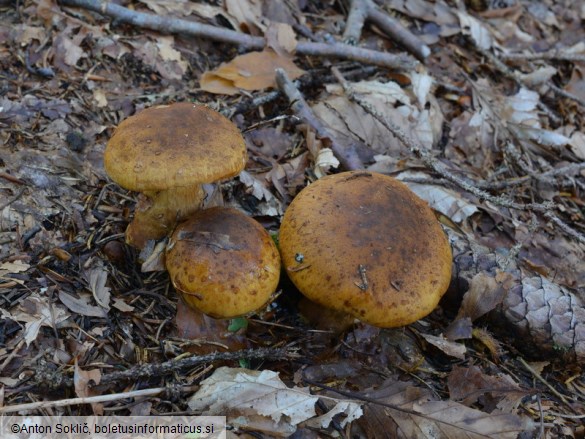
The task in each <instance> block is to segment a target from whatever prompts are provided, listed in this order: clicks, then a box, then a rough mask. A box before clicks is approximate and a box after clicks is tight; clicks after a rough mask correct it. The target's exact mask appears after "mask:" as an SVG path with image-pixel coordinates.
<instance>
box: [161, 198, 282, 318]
mask: <svg viewBox="0 0 585 439" xmlns="http://www.w3.org/2000/svg"><path fill="white" fill-rule="evenodd" d="M166 265H167V270H168V271H169V275H170V277H171V281H172V282H173V285H174V286H175V288H176V289H177V290H179V291H180V292H182V293H183V298H184V299H185V301H186V302H187V304H189V305H190V306H192V307H193V308H196V309H198V310H200V311H202V312H203V313H205V314H207V315H210V316H212V317H216V318H231V317H237V316H241V315H244V314H247V313H250V312H252V311H255V310H257V309H259V308H261V307H262V306H263V305H265V304H266V303H267V302H269V301H270V299H271V296H272V294H273V293H274V291H275V290H276V287H277V285H278V279H279V277H280V256H279V254H278V249H277V248H276V245H275V244H274V241H273V240H272V238H271V237H270V235H269V234H268V233H267V232H266V230H264V228H263V227H262V226H261V225H260V224H258V223H257V222H256V221H254V220H253V219H252V218H249V217H248V216H246V215H244V214H243V213H241V212H240V211H238V210H236V209H232V208H224V207H212V208H209V209H204V210H200V211H198V212H196V213H195V214H194V215H193V216H192V218H190V219H189V220H188V221H186V222H184V223H182V224H179V226H178V227H177V229H176V230H175V232H174V233H173V235H172V237H171V239H170V242H169V245H168V247H167V252H166Z"/></svg>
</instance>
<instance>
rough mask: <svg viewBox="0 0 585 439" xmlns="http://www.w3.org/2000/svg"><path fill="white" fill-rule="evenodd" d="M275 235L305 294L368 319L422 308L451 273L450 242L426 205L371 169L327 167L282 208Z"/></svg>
mask: <svg viewBox="0 0 585 439" xmlns="http://www.w3.org/2000/svg"><path fill="white" fill-rule="evenodd" d="M279 242H280V251H281V257H282V261H283V264H284V266H285V269H286V271H287V273H288V275H289V277H290V279H291V280H292V281H293V283H294V284H295V285H296V286H297V288H298V289H299V290H300V291H301V292H302V293H303V294H304V295H305V296H306V297H308V298H309V299H310V300H312V301H314V302H316V303H318V304H320V305H323V306H325V307H328V308H332V309H334V310H338V311H343V312H346V313H348V314H350V315H352V316H354V317H355V318H357V319H359V320H361V321H363V322H365V323H369V324H371V325H374V326H379V327H387V328H389V327H397V326H403V325H408V324H410V323H412V322H415V321H416V320H418V319H420V318H422V317H424V316H426V315H427V314H429V313H430V312H431V311H432V310H433V309H434V308H435V307H436V306H437V304H438V302H439V299H440V298H441V296H442V295H443V294H444V293H445V291H446V290H447V287H448V286H449V282H450V279H451V262H452V256H451V248H450V246H449V242H448V240H447V238H446V236H445V234H444V232H443V230H442V229H441V226H440V225H439V223H438V221H437V220H436V218H435V216H434V214H433V212H432V210H431V209H430V208H429V206H428V205H427V204H426V203H425V202H424V201H422V200H421V199H420V198H418V197H417V196H416V195H415V194H414V193H413V192H411V191H410V190H409V189H408V188H407V187H406V186H405V185H404V184H403V183H401V182H399V181H397V180H395V179H394V178H391V177H388V176H385V175H382V174H377V173H373V172H365V171H353V172H343V173H340V174H335V175H330V176H327V177H324V178H322V179H320V180H318V181H316V182H315V183H313V184H311V185H309V186H308V187H306V188H305V189H303V190H302V191H301V192H300V193H299V194H298V195H297V196H296V197H295V199H294V200H293V202H292V203H291V204H290V206H289V207H288V209H287V210H286V212H285V214H284V218H283V221H282V225H281V228H280V236H279ZM298 255H303V257H302V258H299V256H298Z"/></svg>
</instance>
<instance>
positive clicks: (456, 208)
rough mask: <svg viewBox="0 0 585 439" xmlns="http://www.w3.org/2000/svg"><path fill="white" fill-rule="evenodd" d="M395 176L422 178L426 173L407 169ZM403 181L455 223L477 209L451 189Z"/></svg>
mask: <svg viewBox="0 0 585 439" xmlns="http://www.w3.org/2000/svg"><path fill="white" fill-rule="evenodd" d="M397 178H398V179H399V180H408V179H414V178H423V179H424V178H427V174H425V173H424V172H413V171H407V172H402V173H401V174H400V175H399V176H398V177H397ZM404 183H406V185H407V186H408V187H409V188H410V189H411V190H412V191H413V192H414V193H415V194H416V195H418V196H419V197H420V198H422V199H423V200H425V201H426V202H427V203H429V206H430V207H431V208H432V209H434V210H436V211H438V212H441V213H442V214H443V215H445V216H446V217H447V218H449V219H451V221H453V222H455V223H458V224H461V223H462V222H464V221H465V220H466V219H467V218H469V217H470V216H471V215H473V214H474V213H476V212H477V211H478V210H477V207H475V205H473V204H471V203H470V202H469V201H467V200H465V199H464V198H462V197H461V195H459V194H458V193H457V192H455V191H453V190H451V189H446V188H444V187H441V186H437V185H431V184H423V183H411V182H409V181H405V182H404Z"/></svg>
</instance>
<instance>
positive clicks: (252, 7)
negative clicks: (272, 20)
mask: <svg viewBox="0 0 585 439" xmlns="http://www.w3.org/2000/svg"><path fill="white" fill-rule="evenodd" d="M225 9H226V11H227V13H228V14H229V15H230V16H231V17H233V18H234V19H235V20H236V21H237V23H238V27H237V28H238V29H239V30H240V31H242V32H245V33H249V34H252V35H259V34H260V33H262V32H264V30H265V29H266V25H265V24H264V22H263V17H262V2H260V1H258V0H225Z"/></svg>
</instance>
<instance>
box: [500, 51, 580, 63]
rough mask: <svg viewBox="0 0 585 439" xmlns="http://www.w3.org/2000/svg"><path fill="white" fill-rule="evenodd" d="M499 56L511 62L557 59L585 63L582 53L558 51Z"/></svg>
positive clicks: (503, 54) (502, 54)
mask: <svg viewBox="0 0 585 439" xmlns="http://www.w3.org/2000/svg"><path fill="white" fill-rule="evenodd" d="M498 56H499V57H500V58H502V59H509V60H526V61H535V60H551V59H556V60H560V61H576V62H585V55H583V54H582V53H566V52H565V53H563V52H561V51H558V50H552V51H548V52H542V53H500V54H499V55H498Z"/></svg>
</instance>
